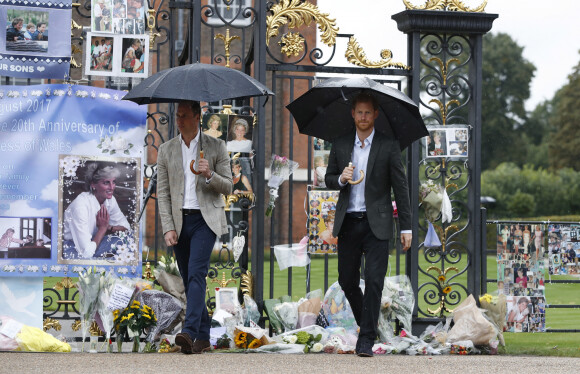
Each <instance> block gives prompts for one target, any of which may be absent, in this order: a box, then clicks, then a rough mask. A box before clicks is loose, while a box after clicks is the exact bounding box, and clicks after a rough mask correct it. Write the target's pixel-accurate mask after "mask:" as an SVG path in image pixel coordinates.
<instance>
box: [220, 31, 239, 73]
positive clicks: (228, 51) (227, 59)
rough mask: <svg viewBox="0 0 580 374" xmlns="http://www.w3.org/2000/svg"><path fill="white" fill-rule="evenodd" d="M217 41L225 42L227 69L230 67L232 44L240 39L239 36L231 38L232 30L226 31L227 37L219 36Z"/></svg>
mask: <svg viewBox="0 0 580 374" xmlns="http://www.w3.org/2000/svg"><path fill="white" fill-rule="evenodd" d="M215 39H221V40H223V41H224V48H225V50H226V68H229V67H230V44H231V43H232V42H233V41H234V40H236V39H240V37H239V36H237V35H234V36H231V37H230V29H226V35H225V36H224V34H217V35H216V36H215V37H214V40H215Z"/></svg>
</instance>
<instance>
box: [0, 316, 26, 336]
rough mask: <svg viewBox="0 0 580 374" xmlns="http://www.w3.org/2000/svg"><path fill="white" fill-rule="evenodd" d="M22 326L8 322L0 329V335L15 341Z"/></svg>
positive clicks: (15, 322)
mask: <svg viewBox="0 0 580 374" xmlns="http://www.w3.org/2000/svg"><path fill="white" fill-rule="evenodd" d="M22 326H24V325H23V324H22V323H20V322H18V321H15V320H10V321H8V322H6V323H5V324H3V325H2V327H0V334H3V335H6V336H7V337H9V338H10V339H16V335H17V334H18V333H19V332H20V330H21V329H22Z"/></svg>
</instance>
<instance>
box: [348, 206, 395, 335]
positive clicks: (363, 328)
mask: <svg viewBox="0 0 580 374" xmlns="http://www.w3.org/2000/svg"><path fill="white" fill-rule="evenodd" d="M363 254H364V256H365V270H364V280H365V292H364V294H363V292H362V291H361V289H360V287H359V283H360V265H361V258H362V255H363ZM388 261H389V241H388V240H380V239H378V238H377V237H376V236H375V235H374V234H373V233H372V231H371V228H370V226H369V222H368V219H367V218H366V217H365V218H362V219H357V218H354V219H353V218H349V217H348V216H347V217H346V218H345V220H344V222H343V224H342V227H341V230H340V233H339V235H338V283H339V284H340V287H341V288H342V290H343V291H344V294H345V296H346V298H347V300H348V302H349V304H350V307H351V309H352V312H353V314H354V318H355V319H356V323H357V324H358V325H359V327H360V332H359V341H362V340H366V341H369V342H373V341H374V340H375V339H376V337H377V333H378V331H377V324H378V321H379V310H380V307H381V296H382V292H383V285H384V281H385V275H386V273H387V264H388Z"/></svg>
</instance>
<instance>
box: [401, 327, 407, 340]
mask: <svg viewBox="0 0 580 374" xmlns="http://www.w3.org/2000/svg"><path fill="white" fill-rule="evenodd" d="M399 336H400V337H401V338H404V337H405V336H407V331H405V329H402V330H401V333H400V334H399Z"/></svg>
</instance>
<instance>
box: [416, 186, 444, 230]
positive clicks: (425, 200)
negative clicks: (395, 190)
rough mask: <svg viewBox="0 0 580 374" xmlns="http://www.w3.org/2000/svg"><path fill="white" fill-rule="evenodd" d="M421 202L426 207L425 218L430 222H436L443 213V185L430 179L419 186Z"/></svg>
mask: <svg viewBox="0 0 580 374" xmlns="http://www.w3.org/2000/svg"><path fill="white" fill-rule="evenodd" d="M419 202H420V203H421V204H422V205H423V209H425V218H426V219H427V221H429V222H435V220H437V217H439V214H440V213H441V204H442V203H443V187H441V185H439V184H436V183H435V182H434V181H433V180H431V179H429V180H428V181H427V182H423V183H421V186H419Z"/></svg>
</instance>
